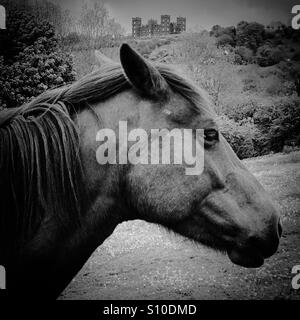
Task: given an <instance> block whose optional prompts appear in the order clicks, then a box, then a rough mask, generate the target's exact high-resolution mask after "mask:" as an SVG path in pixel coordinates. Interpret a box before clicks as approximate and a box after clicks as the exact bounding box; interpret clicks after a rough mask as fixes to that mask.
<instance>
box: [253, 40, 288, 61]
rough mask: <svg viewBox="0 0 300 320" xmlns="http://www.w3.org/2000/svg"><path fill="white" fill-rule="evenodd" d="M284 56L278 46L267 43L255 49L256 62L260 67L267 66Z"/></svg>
mask: <svg viewBox="0 0 300 320" xmlns="http://www.w3.org/2000/svg"><path fill="white" fill-rule="evenodd" d="M283 58H284V54H283V52H282V51H281V50H280V49H279V48H276V47H275V48H274V47H271V46H269V45H267V44H265V45H263V46H261V47H259V48H258V50H257V55H256V59H257V63H258V64H259V65H260V66H261V67H268V66H272V65H274V64H277V63H279V62H280V61H282V60H283Z"/></svg>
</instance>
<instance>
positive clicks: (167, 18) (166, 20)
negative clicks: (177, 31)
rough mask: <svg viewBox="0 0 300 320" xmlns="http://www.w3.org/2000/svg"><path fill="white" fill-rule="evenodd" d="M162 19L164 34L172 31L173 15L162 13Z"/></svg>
mask: <svg viewBox="0 0 300 320" xmlns="http://www.w3.org/2000/svg"><path fill="white" fill-rule="evenodd" d="M160 19H161V22H160V24H161V32H162V34H167V33H170V21H171V17H170V16H169V15H167V14H164V15H161V16H160Z"/></svg>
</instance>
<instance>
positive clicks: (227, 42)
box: [216, 34, 234, 47]
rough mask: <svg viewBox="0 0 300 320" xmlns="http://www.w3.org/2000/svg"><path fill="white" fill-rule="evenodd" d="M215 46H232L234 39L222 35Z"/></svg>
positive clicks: (227, 35)
mask: <svg viewBox="0 0 300 320" xmlns="http://www.w3.org/2000/svg"><path fill="white" fill-rule="evenodd" d="M216 44H217V46H218V47H220V46H228V45H229V46H234V39H233V38H232V36H230V35H229V34H222V35H221V36H219V37H218V38H217V42H216Z"/></svg>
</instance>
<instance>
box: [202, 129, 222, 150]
mask: <svg viewBox="0 0 300 320" xmlns="http://www.w3.org/2000/svg"><path fill="white" fill-rule="evenodd" d="M216 141H219V132H218V131H217V130H216V129H205V130H204V143H205V146H207V147H209V146H212V145H213V144H214V143H215V142H216Z"/></svg>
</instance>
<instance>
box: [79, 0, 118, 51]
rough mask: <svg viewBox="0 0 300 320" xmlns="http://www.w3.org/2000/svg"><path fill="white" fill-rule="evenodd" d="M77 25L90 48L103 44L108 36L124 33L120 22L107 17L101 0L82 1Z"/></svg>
mask: <svg viewBox="0 0 300 320" xmlns="http://www.w3.org/2000/svg"><path fill="white" fill-rule="evenodd" d="M79 25H80V32H81V33H83V34H84V36H86V38H87V39H88V47H89V48H92V49H93V48H99V47H101V46H103V45H104V44H105V43H106V42H107V39H108V38H118V37H120V35H122V34H124V29H123V28H122V27H121V26H120V24H118V23H117V22H116V21H115V20H114V19H111V18H110V17H109V13H108V10H107V8H106V6H105V4H104V3H103V2H102V1H97V0H91V2H89V3H84V5H83V7H82V12H81V17H80V21H79Z"/></svg>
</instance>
